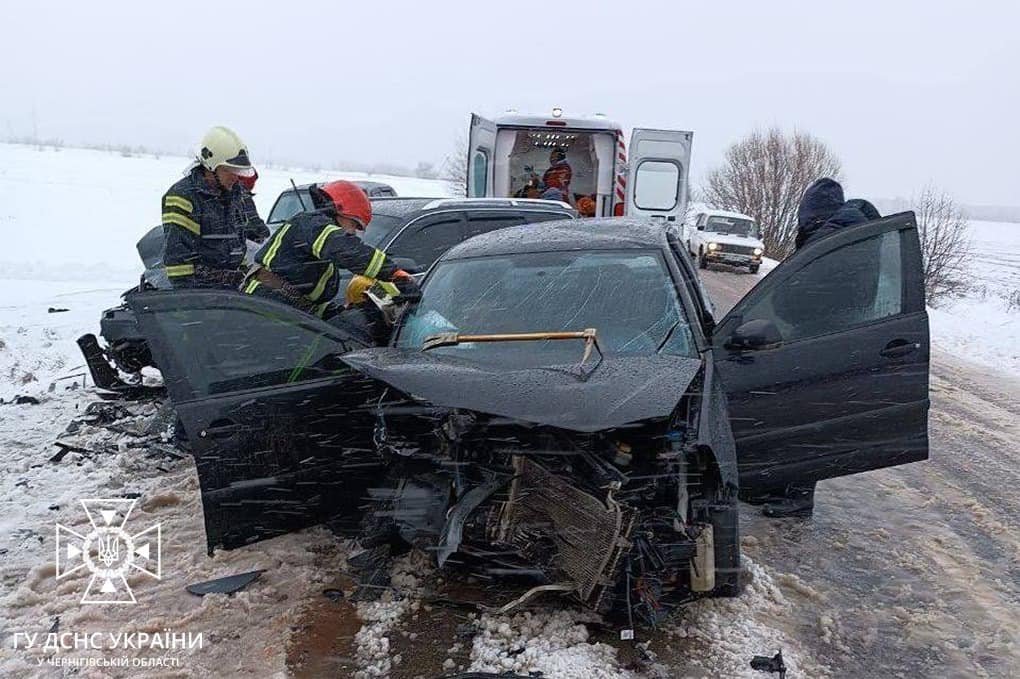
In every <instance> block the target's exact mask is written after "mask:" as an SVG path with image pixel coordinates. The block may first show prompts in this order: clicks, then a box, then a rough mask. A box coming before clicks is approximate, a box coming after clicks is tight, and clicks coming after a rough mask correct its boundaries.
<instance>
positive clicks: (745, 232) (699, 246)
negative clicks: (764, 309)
mask: <svg viewBox="0 0 1020 679" xmlns="http://www.w3.org/2000/svg"><path fill="white" fill-rule="evenodd" d="M684 238H685V240H686V243H687V251H688V252H689V253H691V256H692V257H694V258H695V259H696V260H697V262H698V266H699V267H701V268H702V269H705V268H708V265H709V264H711V263H713V262H718V263H721V264H729V265H732V266H741V267H744V266H746V267H747V270H748V271H750V272H751V273H758V267H759V266H761V258H762V255H763V254H764V253H765V245H764V244H763V243H762V242H761V239H760V234H759V230H758V224H757V223H756V222H755V221H754V219H753V218H751V217H748V216H747V215H743V214H740V213H739V212H727V211H725V210H697V211H695V212H693V213H692V214H691V216H690V217H689V219H688V221H687V222H686V223H685V224H684Z"/></svg>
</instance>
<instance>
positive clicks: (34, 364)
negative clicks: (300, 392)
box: [0, 145, 1020, 679]
mask: <svg viewBox="0 0 1020 679" xmlns="http://www.w3.org/2000/svg"><path fill="white" fill-rule="evenodd" d="M186 164H187V161H186V160H185V159H181V158H162V159H155V158H123V157H121V156H118V155H112V154H105V153H101V152H94V151H79V150H71V149H64V150H61V151H53V150H45V151H38V150H36V149H35V148H34V147H24V146H4V145H0V231H2V233H3V235H4V236H5V238H7V239H8V247H7V248H6V249H5V250H4V251H3V254H0V398H2V399H4V400H5V401H6V402H7V403H6V404H0V455H2V458H0V631H2V634H3V637H4V638H3V640H2V641H3V645H2V647H0V675H3V676H66V674H68V673H69V672H68V671H66V670H62V669H61V668H59V667H53V666H50V665H45V664H44V665H39V664H38V661H39V660H40V659H45V658H48V657H52V656H53V654H52V653H42V652H41V651H40V650H39V649H35V650H33V651H26V650H22V649H19V650H15V649H13V648H12V645H11V641H10V635H12V634H13V633H15V632H38V633H42V634H45V633H47V632H50V631H57V632H63V631H71V632H73V631H79V632H81V631H103V632H104V633H105V632H117V631H147V632H159V631H161V630H164V629H167V628H170V629H173V630H174V631H177V632H183V631H190V632H203V633H204V634H205V635H206V637H205V638H206V644H205V647H204V648H203V649H201V650H194V651H191V652H188V653H186V654H184V655H180V656H178V658H179V660H180V663H181V664H180V666H179V667H178V668H176V669H175V670H174V671H169V672H164V673H163V674H161V675H160V676H273V675H276V676H284V675H285V674H287V673H290V672H292V671H293V670H294V669H295V667H294V666H293V665H291V664H289V663H288V662H287V655H288V646H290V645H291V644H293V643H294V641H295V639H294V637H295V634H296V631H299V630H301V629H304V628H303V627H302V623H301V616H302V613H301V611H302V610H304V609H305V608H307V607H308V606H309V605H312V604H314V603H315V602H318V601H321V600H322V596H321V593H322V591H323V589H324V587H327V586H330V583H332V581H333V577H334V576H335V574H336V572H338V571H339V570H341V569H342V566H343V561H344V556H345V554H346V553H347V549H348V547H347V545H345V544H343V543H339V542H337V541H336V539H335V538H334V537H333V536H332V535H331V534H330V533H329V532H328V531H326V530H325V529H322V528H315V529H310V530H307V531H303V532H302V533H299V534H294V535H289V536H284V537H281V538H277V539H274V540H270V541H267V542H264V543H261V544H260V545H259V546H258V547H257V548H249V549H239V550H235V551H232V552H217V553H216V554H214V555H213V556H212V557H209V556H207V554H206V552H205V547H204V545H205V540H204V528H203V525H202V520H201V516H202V514H201V503H200V498H199V495H198V487H197V477H196V475H195V472H194V467H193V465H192V464H191V463H190V460H188V459H187V458H184V459H177V458H175V457H173V456H172V455H167V454H165V450H166V448H165V447H164V446H163V444H162V440H163V438H165V428H161V427H160V426H159V419H158V417H157V412H156V406H155V405H138V406H133V407H132V410H131V412H129V413H124V414H122V415H123V417H122V418H121V419H120V420H119V421H118V422H116V423H115V424H116V425H117V426H116V427H114V428H110V427H108V426H105V424H104V423H102V422H99V423H92V424H89V423H85V424H83V425H81V427H80V428H79V429H78V430H77V431H75V432H71V433H65V429H66V428H67V426H68V424H69V423H70V422H71V421H72V420H73V419H75V418H76V417H79V416H81V415H82V414H83V412H84V410H85V408H86V407H87V406H88V404H90V403H92V402H94V401H96V400H97V399H96V396H95V394H94V393H93V392H92V391H91V389H90V388H89V387H90V386H91V385H90V384H89V381H88V380H86V381H85V383H86V387H85V388H81V386H80V385H81V384H82V377H81V375H82V374H83V372H84V366H83V361H82V359H81V357H80V355H79V353H78V350H77V347H76V345H75V344H74V340H75V338H76V337H78V336H79V335H80V334H82V333H84V332H96V331H98V317H99V313H100V312H101V310H102V309H104V308H106V307H109V306H112V305H114V304H116V303H117V300H118V296H119V294H120V292H121V291H123V290H124V289H126V288H127V287H129V286H130V285H132V284H133V283H134V282H135V281H136V277H137V274H138V271H139V268H140V267H139V266H138V265H137V257H136V255H135V252H134V242H135V240H137V238H138V237H139V236H140V235H141V234H142V233H144V231H145V230H146V229H147V228H149V226H150V225H151V224H154V223H155V222H156V221H157V220H158V201H159V196H160V195H161V194H162V193H163V191H165V189H166V188H167V186H169V184H170V183H171V182H172V181H174V180H175V179H176V178H177V177H178V176H180V173H181V171H182V170H183V168H184V167H185V165H186ZM262 175H263V178H262V180H261V181H260V184H259V195H258V203H259V207H260V210H261V211H262V212H263V214H265V212H266V211H268V208H269V206H270V205H271V204H272V201H273V200H274V199H275V197H276V194H277V192H278V191H279V190H281V189H282V188H283V187H285V186H286V185H287V179H288V178H289V177H291V176H293V178H294V180H295V181H296V182H298V183H301V182H307V181H312V180H317V179H322V176H321V175H317V174H316V175H313V174H311V173H306V172H300V171H293V172H290V171H281V170H272V169H267V170H265V171H263V172H262ZM327 176H329V177H335V176H341V175H338V174H329V173H327ZM344 176H348V177H351V176H354V175H350V174H348V175H344ZM372 178H373V179H378V180H381V181H386V182H389V183H391V184H392V185H393V186H394V187H395V188H396V189H397V191H398V192H399V193H402V194H404V195H411V194H418V195H422V194H425V195H442V193H443V191H444V188H445V187H444V186H443V185H442V184H441V183H439V182H428V181H424V180H416V179H407V178H396V177H394V178H386V177H372ZM972 229H973V238H974V241H975V249H976V251H977V252H978V257H977V258H976V259H975V261H974V268H973V280H974V286H973V287H972V289H971V290H970V291H969V292H968V294H967V296H965V297H963V298H961V299H958V300H955V301H953V302H952V303H950V304H947V305H946V306H945V307H944V308H941V309H937V310H933V311H932V331H933V344H934V346H935V348H936V349H940V350H943V351H947V352H951V353H953V354H955V355H957V356H959V357H961V358H964V359H968V360H974V361H977V362H980V363H984V364H986V365H991V366H997V367H998V368H1000V369H1002V370H1008V371H1012V372H1014V373H1016V374H1018V375H1020V310H1017V309H1012V310H1009V309H1008V297H1009V294H1010V292H1011V291H1014V290H1016V289H1017V288H1018V284H1020V225H1016V224H997V223H989V222H976V223H974V224H973V226H972ZM764 273H765V271H762V272H761V274H762V275H764ZM51 308H52V309H53V312H51V311H50V309H51ZM60 309H66V311H59V310H60ZM15 395H22V396H32V397H34V398H35V399H37V400H38V401H39V402H38V403H37V404H31V403H25V404H11V403H10V400H11V399H12V398H13V397H14V396H15ZM106 424H109V423H106ZM58 439H59V440H62V441H65V442H70V443H71V444H73V445H74V446H75V447H77V448H80V449H81V450H80V451H72V452H69V453H67V454H66V455H65V456H63V457H62V458H61V459H59V460H55V461H50V458H51V457H52V456H53V455H54V453H56V452H57V451H58V449H57V448H56V447H55V446H54V445H53V442H54V441H56V440H58ZM161 451H163V452H161ZM84 497H132V498H137V499H138V506H137V509H136V510H135V511H136V512H138V513H139V516H140V519H139V523H140V524H145V525H148V524H151V523H152V522H154V521H160V522H162V527H163V528H162V530H163V535H164V547H163V549H164V556H163V558H164V567H163V570H164V577H163V579H162V580H160V581H154V580H152V579H149V578H146V577H143V576H138V577H137V578H135V579H133V580H131V581H130V584H131V585H132V587H133V588H134V590H135V594H136V596H137V597H138V599H139V603H138V604H137V605H134V606H110V605H106V606H82V605H80V603H79V599H80V596H81V591H82V589H83V587H84V584H85V582H86V578H85V577H84V576H80V577H71V578H69V579H66V580H60V581H57V580H56V579H55V577H54V575H55V570H54V560H53V554H54V547H55V545H54V523H55V522H61V523H63V524H65V525H68V526H70V527H72V528H76V529H81V528H82V526H83V525H84V524H85V516H84V514H83V512H82V510H81V507H80V505H79V504H78V500H79V499H80V498H84ZM749 540H750V541H752V542H748V541H749ZM753 540H754V538H751V537H746V538H745V548H746V547H749V546H750V547H751V550H750V551H751V555H753V554H754V542H753ZM745 555H747V550H745ZM414 558H415V557H411V559H412V560H409V561H406V562H403V563H401V564H398V566H397V572H396V573H395V577H394V584H395V585H396V589H395V591H394V593H393V594H392V595H391V596H389V597H388V599H387V600H385V601H383V602H381V603H378V604H362V605H360V606H359V608H358V614H359V619H358V621H357V624H356V625H355V627H354V631H353V633H352V637H353V639H352V646H353V649H354V652H353V653H352V658H353V662H354V663H355V665H356V666H357V667H359V668H360V671H361V672H362V673H363V674H362V675H360V676H366V677H368V676H383V675H386V674H387V673H388V672H391V673H396V672H397V671H398V670H406V665H405V666H403V667H402V666H401V656H400V654H399V652H397V651H396V650H394V649H396V648H397V647H398V646H399V645H400V644H401V643H403V644H405V645H406V644H413V643H414V642H415V638H416V635H417V632H413V631H411V630H412V629H413V626H414V625H415V623H416V622H418V621H420V620H424V619H425V617H422V618H419V616H425V610H426V609H427V607H426V606H424V605H423V604H422V602H421V591H422V583H423V580H425V579H427V578H428V577H430V573H429V571H428V568H426V567H424V566H423V565H422V564H421V563H419V562H415V561H414V560H413V559H414ZM747 565H748V571H749V575H750V578H751V582H750V584H749V586H748V589H747V591H746V592H745V594H744V595H743V596H741V597H740V598H739V599H735V600H719V601H706V602H701V603H699V604H697V605H695V606H691V607H689V608H687V609H685V610H684V611H683V612H682V613H681V614H680V615H679V616H678V617H677V619H676V621H675V622H673V623H672V624H671V625H670V626H668V627H667V629H666V630H665V631H664V633H663V634H661V635H659V636H658V637H657V638H656V641H655V642H654V643H651V642H650V643H648V644H647V645H646V646H645V647H644V648H643V649H641V653H640V655H641V658H642V661H641V662H640V663H637V664H636V663H635V662H634V661H633V659H625V658H622V657H620V656H621V653H620V652H619V649H618V648H616V647H615V646H614V645H610V644H607V643H606V641H605V640H604V639H601V638H596V637H595V636H594V634H593V632H591V631H590V629H589V628H588V627H586V626H585V625H584V624H583V623H584V621H585V614H584V613H583V612H581V611H576V610H570V609H568V610H561V611H550V612H544V613H535V614H530V613H529V614H526V615H525V614H520V615H514V616H505V617H494V616H482V617H477V618H473V619H471V620H470V621H469V622H468V623H466V624H468V625H469V626H470V627H471V632H472V636H471V638H470V639H468V640H467V641H458V640H457V638H450V639H443V640H442V643H444V644H445V646H444V647H443V649H445V652H444V650H443V649H440V653H443V655H444V656H448V657H447V658H446V659H447V660H449V664H446V663H445V662H444V665H443V666H444V667H445V668H446V669H451V670H452V669H458V668H464V669H469V668H470V669H476V670H495V671H504V670H515V671H518V672H521V673H527V672H528V671H534V670H542V671H544V672H545V673H546V674H545V677H547V679H548V678H573V677H642V676H652V677H654V676H663V677H665V676H692V677H716V676H718V677H740V676H746V677H763V676H767V675H762V674H758V673H755V672H752V671H751V670H750V669H749V668H748V665H747V660H748V656H749V654H750V653H751V652H752V651H753V652H754V653H761V654H771V653H774V652H775V650H777V649H778V648H782V649H783V652H784V656H785V657H786V660H787V664H788V666H789V667H790V669H791V674H790V676H791V677H804V676H827V675H829V674H831V672H829V671H828V670H827V668H825V667H824V666H817V665H816V664H815V663H814V661H813V660H812V658H811V655H810V653H808V652H807V651H806V650H805V649H804V648H803V645H802V643H801V642H799V641H798V640H797V639H795V638H791V636H790V635H789V634H788V633H787V631H786V630H787V627H786V623H784V622H783V621H784V620H786V619H788V618H789V617H790V615H791V603H790V600H791V599H792V598H803V597H807V596H808V595H810V591H809V590H807V589H806V586H805V585H804V584H803V583H802V582H801V581H800V580H798V578H797V576H795V575H792V574H788V573H778V572H776V571H774V570H772V569H771V568H770V567H769V565H768V564H767V563H757V562H755V561H751V560H750V559H748V560H747ZM253 569H266V572H265V573H264V574H263V575H262V577H261V578H260V579H259V580H258V581H256V582H255V583H253V584H252V585H250V586H248V587H247V588H246V589H245V590H244V591H243V592H241V593H238V594H235V595H232V596H226V595H208V596H206V597H204V598H199V597H197V596H193V595H190V594H188V593H186V592H185V590H184V587H185V585H187V584H190V583H193V582H197V581H200V580H205V579H210V578H214V577H219V576H223V575H228V574H233V573H240V572H244V571H249V570H253ZM805 591H807V594H805ZM823 622H824V619H823ZM823 627H824V625H823ZM823 633H825V630H824V629H822V630H820V632H819V634H823ZM458 638H459V637H458ZM677 653H680V654H681V655H682V656H683V663H682V668H683V670H682V673H681V674H677V673H676V672H677V670H676V668H677V665H676V663H675V661H673V662H666V661H665V660H663V658H664V657H667V656H669V655H670V654H673V656H672V657H674V658H675V655H676V654H677ZM63 655H64V656H65V657H66V656H75V655H77V657H88V656H96V655H99V653H98V652H82V653H77V654H76V653H75V652H66V651H65V652H63ZM125 655H128V656H130V657H131V658H139V657H152V656H153V655H157V656H158V655H162V653H160V652H154V653H153V652H150V651H143V650H131V651H128V652H126V653H125ZM667 667H668V668H669V669H667ZM297 669H299V670H300V666H298V667H297ZM81 674H82V676H96V677H99V676H128V675H129V674H130V673H121V672H116V671H114V672H112V674H111V673H109V672H108V671H107V672H99V671H96V670H86V671H84V672H82V673H81ZM335 676H344V675H343V674H335ZM401 676H404V675H401ZM407 676H413V673H412V674H408V675H407ZM846 676H854V674H853V673H851V674H848V675H846Z"/></svg>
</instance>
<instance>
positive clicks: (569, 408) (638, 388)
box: [342, 348, 701, 432]
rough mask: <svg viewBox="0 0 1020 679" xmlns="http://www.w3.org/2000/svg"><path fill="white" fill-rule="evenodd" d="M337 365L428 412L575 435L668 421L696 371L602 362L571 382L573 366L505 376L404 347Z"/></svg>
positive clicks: (676, 360)
mask: <svg viewBox="0 0 1020 679" xmlns="http://www.w3.org/2000/svg"><path fill="white" fill-rule="evenodd" d="M342 359H343V361H344V362H345V363H347V364H348V365H350V366H351V367H352V368H354V369H355V370H357V371H359V372H361V373H363V374H365V375H367V376H369V377H372V378H374V379H377V380H380V381H382V382H385V383H386V384H388V385H390V386H392V387H394V388H395V389H397V390H399V391H401V392H403V393H405V394H408V395H410V396H413V397H415V398H418V399H421V400H424V401H427V402H428V403H430V404H432V405H435V406H440V407H444V408H461V409H465V410H474V411H477V412H481V413H486V414H489V415H496V416H500V417H506V418H511V419H515V420H522V421H525V422H531V423H534V424H540V425H548V426H553V427H559V428H562V429H571V430H574V431H582V432H593V431H599V430H603V429H611V428H614V427H620V426H623V425H626V424H631V423H634V422H638V421H641V420H647V419H652V418H659V417H667V416H669V414H670V413H672V412H673V409H674V408H675V407H676V404H677V403H678V402H679V401H680V399H681V397H682V396H683V395H684V392H685V391H686V390H687V387H688V385H689V384H690V383H691V380H693V379H694V377H695V376H696V375H697V374H698V371H699V370H700V369H701V359H700V358H688V357H682V356H660V355H657V356H643V357H612V356H606V357H604V358H603V360H602V362H601V363H600V364H599V365H598V367H597V368H595V369H594V370H590V369H589V372H588V373H587V376H586V379H579V377H578V375H577V373H576V372H575V373H574V374H571V373H570V371H576V370H577V368H576V366H558V367H555V368H548V367H547V368H526V369H520V370H512V369H507V368H500V367H489V366H484V365H478V364H475V363H471V362H468V361H464V360H463V359H458V358H454V357H450V356H443V355H439V354H429V353H426V352H421V351H416V350H407V349H393V348H381V349H364V350H361V351H354V352H351V353H348V354H345V355H344V356H342ZM597 360H598V359H597V357H594V356H593V357H592V358H590V359H589V365H594V364H595V362H596V361H597Z"/></svg>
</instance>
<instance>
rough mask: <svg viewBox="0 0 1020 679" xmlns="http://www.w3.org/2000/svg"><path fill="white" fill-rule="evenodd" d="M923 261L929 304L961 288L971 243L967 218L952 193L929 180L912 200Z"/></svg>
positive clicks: (926, 294)
mask: <svg viewBox="0 0 1020 679" xmlns="http://www.w3.org/2000/svg"><path fill="white" fill-rule="evenodd" d="M912 203H913V205H912V209H913V210H914V214H915V215H917V233H918V236H919V237H920V239H921V257H922V259H923V262H924V292H925V296H926V297H927V298H928V302H929V303H930V304H933V305H934V304H937V303H938V302H939V300H940V299H943V298H945V297H947V296H951V295H953V294H955V293H958V292H960V291H961V290H962V288H963V287H964V285H965V275H966V272H967V264H968V261H969V260H970V257H971V253H972V250H971V243H970V237H969V233H968V224H967V219H966V218H965V217H964V216H963V211H962V210H961V209H960V207H959V206H958V205H957V204H956V203H955V201H953V199H952V197H951V196H950V195H949V194H948V193H946V192H945V191H943V190H942V189H939V188H938V187H936V186H934V185H932V184H929V185H928V186H926V187H924V189H922V190H921V193H920V195H919V196H916V197H915V198H914V199H913V201H912Z"/></svg>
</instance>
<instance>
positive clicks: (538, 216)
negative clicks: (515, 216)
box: [521, 212, 573, 224]
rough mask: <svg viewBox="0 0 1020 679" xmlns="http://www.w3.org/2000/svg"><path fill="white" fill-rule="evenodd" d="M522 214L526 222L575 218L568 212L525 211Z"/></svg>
mask: <svg viewBox="0 0 1020 679" xmlns="http://www.w3.org/2000/svg"><path fill="white" fill-rule="evenodd" d="M521 214H522V216H523V217H524V223H525V224H534V223H536V222H556V221H559V220H561V219H573V217H572V216H571V215H570V214H569V213H566V212H524V213H521Z"/></svg>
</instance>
